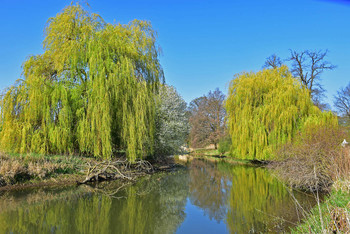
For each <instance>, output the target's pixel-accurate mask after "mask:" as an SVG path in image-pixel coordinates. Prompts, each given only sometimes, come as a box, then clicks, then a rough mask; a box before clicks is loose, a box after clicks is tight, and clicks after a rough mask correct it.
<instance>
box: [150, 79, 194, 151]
mask: <svg viewBox="0 0 350 234" xmlns="http://www.w3.org/2000/svg"><path fill="white" fill-rule="evenodd" d="M188 134H189V124H188V114H187V104H186V102H185V101H184V100H183V99H182V97H181V96H180V95H179V94H178V93H177V92H176V89H175V88H174V87H173V86H168V85H163V86H162V87H161V88H160V90H159V95H158V97H157V105H156V118H155V139H154V140H155V147H154V151H155V154H156V155H157V156H159V155H171V154H175V153H179V152H181V149H180V147H181V146H183V145H184V144H185V143H186V140H187V138H188Z"/></svg>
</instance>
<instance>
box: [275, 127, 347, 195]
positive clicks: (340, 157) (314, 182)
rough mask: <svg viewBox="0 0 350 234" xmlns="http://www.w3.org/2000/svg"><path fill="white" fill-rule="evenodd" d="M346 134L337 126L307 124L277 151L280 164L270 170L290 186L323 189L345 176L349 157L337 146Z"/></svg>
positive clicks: (339, 145) (344, 150)
mask: <svg viewBox="0 0 350 234" xmlns="http://www.w3.org/2000/svg"><path fill="white" fill-rule="evenodd" d="M345 137H346V133H345V132H344V131H343V130H342V129H341V128H339V127H337V126H329V125H328V126H325V125H323V126H317V125H312V124H311V125H309V126H307V127H306V128H304V129H303V132H302V133H300V134H299V136H298V139H297V141H296V142H294V143H293V144H287V145H284V146H283V147H282V148H280V149H279V151H278V152H277V153H278V154H279V155H280V156H281V157H282V158H283V160H282V161H279V162H275V163H274V164H272V167H273V168H275V169H276V170H277V173H278V175H279V176H280V177H281V178H282V179H283V180H284V181H286V182H287V183H288V184H290V185H291V186H292V187H295V188H299V189H304V190H311V191H315V190H327V189H329V188H330V185H332V183H333V182H334V181H336V180H337V179H339V178H345V177H348V176H349V172H350V154H349V149H348V148H343V147H341V142H342V140H343V139H344V138H345Z"/></svg>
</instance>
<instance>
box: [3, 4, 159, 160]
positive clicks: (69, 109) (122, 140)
mask: <svg viewBox="0 0 350 234" xmlns="http://www.w3.org/2000/svg"><path fill="white" fill-rule="evenodd" d="M43 46H44V53H43V54H41V55H35V56H30V57H29V58H28V59H27V60H26V61H25V62H24V64H23V76H24V78H23V79H20V80H18V81H17V83H16V85H14V86H12V87H10V88H8V89H7V90H5V92H4V93H3V95H2V98H1V132H0V145H1V149H2V150H4V151H7V152H18V153H27V152H35V153H41V154H73V153H75V154H81V155H94V156H96V157H102V158H110V156H111V155H112V154H113V153H114V152H115V151H118V150H122V151H126V154H127V155H128V157H129V159H130V160H132V161H133V160H135V159H136V158H140V157H143V156H145V155H149V154H152V152H153V142H154V116H155V101H154V100H155V95H156V92H157V88H158V86H159V83H160V82H162V81H163V71H162V68H161V66H160V63H159V59H158V55H159V51H158V47H157V44H156V35H155V32H154V31H153V29H152V27H151V25H150V23H149V22H145V21H139V20H134V21H132V22H130V23H129V24H125V25H122V24H110V23H106V22H105V21H104V20H103V19H102V18H101V17H100V16H99V15H97V14H93V13H90V12H88V11H86V10H84V9H83V8H82V7H81V6H80V5H70V6H68V7H66V8H65V9H64V10H63V11H62V12H60V13H59V14H57V15H56V17H53V18H51V19H50V20H49V21H48V25H47V27H46V29H45V40H44V42H43Z"/></svg>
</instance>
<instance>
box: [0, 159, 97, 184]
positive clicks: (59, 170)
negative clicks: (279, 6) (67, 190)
mask: <svg viewBox="0 0 350 234" xmlns="http://www.w3.org/2000/svg"><path fill="white" fill-rule="evenodd" d="M92 161H95V160H94V159H92V158H84V157H74V156H61V155H50V156H44V155H36V154H27V155H17V154H0V187H1V189H6V188H11V187H30V186H33V185H44V184H59V183H69V182H71V183H74V182H75V181H76V180H80V179H81V178H83V176H84V170H85V167H86V165H87V164H88V163H91V162H92Z"/></svg>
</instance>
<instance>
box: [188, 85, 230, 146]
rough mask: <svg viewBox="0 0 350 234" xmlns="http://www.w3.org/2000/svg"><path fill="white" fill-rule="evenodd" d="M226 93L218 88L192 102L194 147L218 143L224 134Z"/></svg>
mask: <svg viewBox="0 0 350 234" xmlns="http://www.w3.org/2000/svg"><path fill="white" fill-rule="evenodd" d="M224 100H225V95H224V94H223V93H222V92H221V91H220V90H219V89H216V90H215V91H214V92H211V91H210V92H209V93H208V94H207V95H204V96H202V97H199V98H196V99H194V100H193V101H192V102H191V103H190V107H189V108H190V114H191V116H190V125H191V132H190V139H191V145H192V147H203V146H207V145H208V144H214V145H215V147H216V146H217V143H218V142H219V140H220V139H221V137H222V136H223V135H224V131H225V116H226V112H225V109H224V106H223V102H224Z"/></svg>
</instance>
